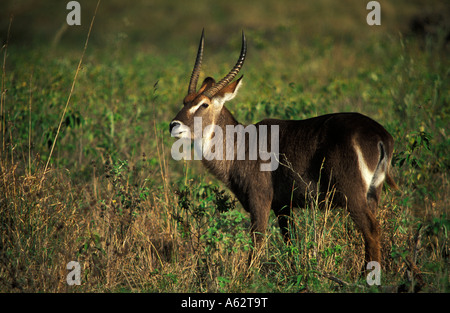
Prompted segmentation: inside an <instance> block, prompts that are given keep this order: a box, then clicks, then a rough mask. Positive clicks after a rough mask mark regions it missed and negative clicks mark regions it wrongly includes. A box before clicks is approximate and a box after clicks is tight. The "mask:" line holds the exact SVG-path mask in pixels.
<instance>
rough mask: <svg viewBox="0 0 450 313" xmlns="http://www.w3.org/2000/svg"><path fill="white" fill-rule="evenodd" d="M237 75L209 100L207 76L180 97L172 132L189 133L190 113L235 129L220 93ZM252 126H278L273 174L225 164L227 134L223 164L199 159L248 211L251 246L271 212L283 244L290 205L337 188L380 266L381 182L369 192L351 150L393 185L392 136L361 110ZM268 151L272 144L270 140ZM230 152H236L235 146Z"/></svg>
mask: <svg viewBox="0 0 450 313" xmlns="http://www.w3.org/2000/svg"><path fill="white" fill-rule="evenodd" d="M202 38H203V37H202ZM202 40H203V39H202ZM243 50H244V49H243ZM242 62H243V61H242ZM241 66H242V64H241ZM241 78H242V77H241ZM241 78H239V79H238V80H236V81H235V82H233V83H230V84H228V85H227V86H225V87H224V88H223V89H221V90H220V91H219V92H218V93H217V94H215V95H214V96H213V97H211V98H208V97H206V96H205V95H204V93H205V91H207V90H208V89H209V88H211V87H212V86H214V85H215V81H214V80H213V79H212V78H207V79H205V81H204V82H203V84H202V87H201V88H200V90H199V91H198V92H197V93H192V94H189V95H188V96H186V98H185V99H184V107H183V108H182V109H181V111H180V112H179V113H178V114H177V116H176V117H175V118H174V120H173V121H172V122H171V125H170V130H171V132H172V129H174V128H175V127H177V126H179V125H181V124H184V125H186V126H188V127H190V128H192V127H193V118H194V116H201V117H202V118H203V119H204V123H203V127H205V126H206V125H209V124H211V123H214V124H215V125H218V126H220V127H221V129H222V130H224V131H225V129H226V126H227V125H233V126H235V125H238V124H239V123H238V121H236V119H235V118H234V117H233V116H232V114H231V113H230V111H228V110H227V108H226V107H225V106H223V103H224V102H225V100H224V99H225V96H227V95H230V96H232V97H234V95H235V94H236V92H237V89H238V86H239V85H240V82H241ZM232 97H231V98H232ZM227 99H228V98H227ZM200 101H202V102H205V106H201V107H199V109H197V110H195V109H193V110H194V111H195V112H192V111H190V109H191V108H195V106H196V105H198V104H199V103H200ZM255 125H256V126H257V127H258V126H259V125H267V126H268V127H267V128H268V131H269V134H267V137H268V138H267V139H269V140H270V138H271V136H270V129H271V128H270V126H271V125H278V126H279V162H280V165H279V167H278V168H277V169H276V170H275V171H272V172H265V171H261V170H260V164H261V162H263V161H262V160H261V159H257V160H249V159H248V158H246V159H245V160H237V158H236V157H235V158H234V159H233V160H225V151H226V149H225V145H226V141H225V139H226V136H225V135H224V136H223V139H224V142H223V144H224V149H223V151H224V157H223V161H222V160H211V161H208V160H206V159H204V158H203V160H202V162H203V164H204V166H205V167H206V168H207V169H208V170H209V171H210V172H211V173H213V174H214V175H215V176H216V177H217V178H218V179H220V180H221V181H222V182H224V183H225V184H226V185H227V186H228V188H230V189H231V191H232V192H233V193H234V194H235V196H236V197H237V199H238V200H239V201H240V203H241V204H242V206H243V207H244V209H245V210H246V211H247V212H249V213H250V217H251V232H252V234H253V237H254V239H255V242H256V244H257V245H258V244H259V243H260V241H261V238H262V237H261V235H262V234H263V233H264V232H265V230H266V228H267V223H268V217H269V213H270V210H273V211H274V212H275V214H276V216H277V217H278V222H279V226H280V228H281V231H282V233H283V236H284V238H285V240H286V241H289V233H288V228H289V227H288V226H289V216H290V214H291V207H304V206H305V200H306V201H309V200H310V199H314V198H316V197H317V196H318V197H319V199H322V200H323V199H324V198H325V194H326V192H327V191H328V188H329V187H330V186H331V188H335V190H336V191H335V196H334V200H333V201H334V205H335V206H341V207H346V208H347V210H348V211H349V213H350V216H351V218H352V219H353V221H354V222H355V224H356V226H357V227H358V228H359V230H360V231H361V232H362V235H363V237H364V241H365V260H366V262H370V261H377V262H381V252H380V251H381V249H380V226H379V223H378V221H377V220H376V209H377V206H378V202H379V199H380V194H381V191H382V185H383V184H382V181H381V182H379V181H378V179H376V180H375V181H377V182H379V183H377V184H374V185H370V187H367V178H366V181H365V180H364V177H363V173H362V172H361V170H360V167H359V166H360V165H359V163H358V156H357V153H356V152H355V148H354V147H355V145H357V146H358V147H359V150H360V151H361V154H362V157H363V159H364V162H365V165H366V166H367V168H368V170H369V171H370V172H374V173H378V175H384V176H380V177H384V180H385V181H386V183H387V184H388V185H390V186H392V187H394V188H398V187H397V185H396V184H395V182H394V180H393V179H392V177H391V176H390V175H389V168H390V163H391V159H392V153H393V148H394V140H393V138H392V136H391V135H390V134H389V133H388V132H387V131H386V130H385V129H384V128H383V127H382V126H381V125H380V124H378V123H377V122H375V121H374V120H372V119H370V118H369V117H367V116H364V115H362V114H359V113H337V114H327V115H322V116H318V117H314V118H310V119H306V120H275V119H266V120H263V121H261V122H259V123H257V124H255ZM191 133H192V134H193V132H191ZM235 145H236V141H235ZM267 146H268V147H271V145H270V142H269V143H268V144H267ZM248 150H249V143H248V140H246V151H247V153H246V155H248ZM234 151H235V153H236V151H237V149H235V150H234ZM374 176H376V175H374ZM374 179H375V178H374Z"/></svg>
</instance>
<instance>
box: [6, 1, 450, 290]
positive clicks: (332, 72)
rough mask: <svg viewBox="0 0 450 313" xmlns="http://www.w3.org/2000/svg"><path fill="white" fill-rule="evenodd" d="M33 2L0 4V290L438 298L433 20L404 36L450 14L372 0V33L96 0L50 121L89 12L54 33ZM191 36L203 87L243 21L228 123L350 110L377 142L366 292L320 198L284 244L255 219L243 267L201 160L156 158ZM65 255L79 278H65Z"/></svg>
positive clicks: (439, 111) (307, 20) (434, 6)
mask: <svg viewBox="0 0 450 313" xmlns="http://www.w3.org/2000/svg"><path fill="white" fill-rule="evenodd" d="M45 3H46V4H45V5H44V4H42V5H40V6H39V5H37V4H35V6H36V7H34V8H32V10H31V9H30V8H27V7H20V5H17V4H14V5H13V4H10V3H9V2H6V4H2V6H3V5H5V7H6V10H2V11H3V13H1V14H7V13H5V12H9V11H14V10H15V11H14V12H16V13H15V15H14V19H13V21H12V23H11V31H10V32H9V38H8V39H7V37H8V22H9V18H8V17H7V16H4V15H2V16H1V17H2V18H1V19H0V20H1V21H2V22H1V24H0V31H1V32H0V36H1V37H0V38H1V40H2V43H3V44H4V45H3V47H2V49H1V54H0V55H1V95H2V97H1V112H0V117H1V121H0V122H1V124H0V151H1V155H0V177H1V179H0V291H1V292H20V291H25V292H106V291H108V292H110V291H112V292H128V291H131V292H208V291H209V292H304V291H309V292H376V291H414V290H416V291H417V290H418V289H419V288H420V289H421V290H424V291H428V292H449V291H450V279H449V277H450V266H449V265H450V263H449V262H450V260H449V255H450V242H449V238H448V232H449V228H450V210H449V208H450V200H449V198H448V197H449V191H450V186H449V169H450V137H449V133H448V132H449V128H448V125H450V105H449V103H450V93H449V83H450V76H449V75H450V72H449V69H450V62H449V58H448V55H449V53H448V52H449V50H448V49H449V43H448V38H447V39H446V36H448V32H449V29H448V28H446V26H445V25H444V24H439V23H438V24H437V25H434V27H432V31H431V32H430V33H428V34H423V33H417V32H413V30H411V28H410V27H409V25H410V24H409V21H411V19H412V18H413V17H414V16H416V14H426V13H428V12H431V13H432V12H449V10H448V8H447V9H446V8H445V4H443V3H441V1H435V2H433V1H431V2H430V1H413V2H411V1H397V2H396V3H395V4H392V3H385V2H381V6H382V14H383V15H382V18H381V23H382V25H381V26H372V27H371V26H368V25H367V24H366V22H365V18H366V15H367V13H368V11H367V10H366V9H365V5H366V3H361V1H356V0H355V1H348V2H347V4H346V5H341V4H340V2H336V1H335V2H332V1H327V0H323V1H315V2H314V4H309V3H303V2H300V1H294V0H289V1H269V0H264V1H259V2H258V3H257V4H254V3H251V2H249V3H248V4H247V3H246V4H243V3H239V4H237V3H234V2H230V1H215V2H214V4H212V2H210V1H205V2H199V3H198V5H197V2H196V4H195V5H192V4H191V3H190V2H187V1H162V0H161V1H152V2H151V3H152V4H151V5H150V4H146V2H144V1H143V2H142V3H140V2H136V3H134V4H133V5H130V4H128V3H127V2H124V3H122V2H120V1H104V2H103V3H101V5H100V8H99V11H98V13H97V16H96V20H95V23H94V27H93V31H92V33H91V38H90V41H89V45H88V47H87V50H86V54H85V56H84V59H83V63H82V67H81V69H80V71H79V74H78V78H77V81H76V85H75V89H74V92H73V94H72V95H71V99H70V102H69V105H68V110H67V112H66V114H65V115H64V116H63V118H61V115H62V113H63V110H64V106H65V104H66V102H67V99H68V97H69V94H70V89H71V86H72V83H73V80H74V75H75V72H76V70H77V66H78V62H79V60H80V57H81V54H82V50H83V46H84V40H85V39H86V35H87V32H88V27H89V23H90V19H91V17H92V14H93V12H94V7H95V3H85V2H84V1H80V3H81V6H82V26H77V27H75V26H74V27H68V28H65V26H64V25H65V16H66V14H67V12H68V11H67V10H65V3H64V6H62V5H59V4H58V5H57V4H56V3H59V2H57V1H48V2H45ZM48 15H52V16H54V17H55V18H54V19H52V20H53V21H55V22H46V23H44V22H42V21H43V20H48V18H47V16H48ZM23 19H25V20H26V23H22V22H23ZM447 20H448V16H447ZM444 21H445V19H444ZM52 23H53V24H52ZM61 25H62V26H61ZM203 27H205V34H206V42H205V60H204V68H203V71H202V73H201V78H200V79H202V78H203V77H205V76H206V75H212V76H214V77H215V78H216V79H217V78H219V76H222V75H223V74H224V73H226V72H227V71H228V70H229V68H230V67H231V66H232V65H233V64H234V62H235V58H236V57H237V55H238V52H239V48H240V30H241V29H244V30H245V33H246V36H247V39H248V41H249V43H248V45H249V46H248V49H249V53H248V57H247V60H246V63H245V65H244V67H243V70H242V72H243V74H244V75H245V77H244V82H245V84H244V87H243V88H241V90H240V93H239V95H238V96H237V98H236V99H234V100H233V101H232V102H230V103H229V104H228V108H229V109H230V111H231V112H232V113H233V114H234V115H235V117H236V118H237V119H238V120H239V121H241V122H243V123H252V122H257V121H259V120H261V119H263V118H266V117H268V116H271V117H275V118H284V119H304V118H308V117H313V116H316V115H319V114H325V113H330V112H338V111H357V112H361V113H364V114H366V115H369V116H371V117H372V118H374V119H375V120H377V121H379V122H380V123H381V124H383V125H384V126H385V127H386V129H387V130H388V131H389V132H390V133H391V134H392V135H393V137H394V139H395V141H396V146H395V155H394V160H393V164H392V165H393V173H394V177H395V180H396V182H397V184H398V185H399V186H400V190H399V191H393V190H389V189H388V188H386V191H385V192H384V193H383V197H382V199H381V205H380V208H379V213H378V218H379V220H380V222H381V227H382V245H383V246H382V253H383V258H384V261H383V264H382V267H383V272H382V280H381V284H382V286H381V287H380V288H374V287H373V286H372V287H370V286H368V285H367V283H366V281H365V277H363V276H361V271H360V270H361V268H362V266H363V254H364V249H363V240H362V238H361V235H360V233H359V232H358V231H357V230H356V229H355V228H354V225H353V222H352V221H351V219H350V217H349V216H348V214H347V212H346V211H345V210H343V209H330V206H328V205H327V206H326V208H325V209H323V210H319V209H318V208H317V204H316V203H311V204H309V205H308V207H307V208H306V209H304V210H298V211H295V215H294V217H293V224H295V225H296V232H295V233H294V234H293V235H292V242H293V244H292V245H290V246H286V245H285V244H284V243H283V240H282V238H281V235H280V233H279V230H278V225H277V222H276V218H275V216H273V215H271V218H270V225H269V228H268V231H267V236H266V238H267V240H266V249H264V250H263V251H262V253H261V255H259V256H258V262H255V263H253V264H252V265H251V266H250V268H247V256H248V253H249V251H250V250H251V249H252V242H251V239H250V236H249V234H248V229H249V224H250V223H249V217H248V215H247V214H246V213H245V212H243V210H242V208H241V206H240V204H239V203H238V202H237V201H236V200H235V199H234V198H233V195H232V194H230V192H229V191H228V190H227V189H226V188H225V187H224V186H223V185H221V184H220V183H219V182H217V181H216V180H215V179H214V178H213V177H212V175H210V174H208V173H207V172H206V170H205V169H203V168H202V166H201V164H200V162H198V161H190V162H183V161H181V162H177V161H174V160H173V159H172V158H171V156H170V147H171V144H172V143H173V142H174V139H173V138H171V137H170V134H169V131H168V125H169V122H170V120H171V119H172V118H173V117H174V116H175V114H176V112H177V111H178V110H179V108H180V107H181V105H182V99H183V97H184V96H185V93H186V90H187V84H188V80H189V77H190V73H191V70H192V66H193V62H194V58H195V53H196V49H197V43H198V39H199V36H200V33H201V29H202V28H203ZM59 32H61V33H60V34H62V35H61V37H59V35H58V36H57V34H59ZM61 120H62V124H61V129H60V131H59V132H58V125H59V123H60V121H61ZM56 134H58V137H57V138H56ZM55 138H56V142H55ZM54 143H55V148H54V151H53V154H52V156H51V159H50V160H49V156H50V150H51V147H52V145H53V144H54ZM48 161H49V167H48V168H47V171H46V172H45V173H44V171H45V167H46V163H47V162H48ZM70 261H77V262H79V263H80V265H81V276H82V277H81V285H80V286H69V285H68V284H67V283H66V276H67V274H68V273H69V270H67V269H66V265H67V263H68V262H70Z"/></svg>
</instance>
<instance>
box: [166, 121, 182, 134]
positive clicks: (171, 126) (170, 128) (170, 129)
mask: <svg viewBox="0 0 450 313" xmlns="http://www.w3.org/2000/svg"><path fill="white" fill-rule="evenodd" d="M178 125H181V123H180V122H177V121H172V122H171V123H170V125H169V132H170V133H172V129H173V128H174V127H175V126H178Z"/></svg>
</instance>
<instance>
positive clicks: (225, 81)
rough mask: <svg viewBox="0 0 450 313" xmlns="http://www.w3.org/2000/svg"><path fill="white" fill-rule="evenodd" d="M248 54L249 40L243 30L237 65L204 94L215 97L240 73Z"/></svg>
mask: <svg viewBox="0 0 450 313" xmlns="http://www.w3.org/2000/svg"><path fill="white" fill-rule="evenodd" d="M246 54H247V41H246V39H245V34H244V31H242V47H241V55H240V56H239V59H238V61H237V63H236V65H235V66H234V67H233V68H232V69H231V71H230V72H229V73H228V75H227V76H225V77H224V78H223V79H222V80H221V81H219V82H218V83H217V84H216V85H214V86H212V87H211V88H209V89H208V90H206V91H205V92H203V95H205V96H207V97H208V98H210V99H211V98H212V97H214V96H215V95H216V94H217V93H218V92H219V91H220V90H222V88H224V87H225V86H227V85H228V84H229V83H230V82H231V81H232V80H233V79H234V78H235V77H236V75H237V74H238V73H239V71H240V70H241V68H242V65H244V61H245V55H246Z"/></svg>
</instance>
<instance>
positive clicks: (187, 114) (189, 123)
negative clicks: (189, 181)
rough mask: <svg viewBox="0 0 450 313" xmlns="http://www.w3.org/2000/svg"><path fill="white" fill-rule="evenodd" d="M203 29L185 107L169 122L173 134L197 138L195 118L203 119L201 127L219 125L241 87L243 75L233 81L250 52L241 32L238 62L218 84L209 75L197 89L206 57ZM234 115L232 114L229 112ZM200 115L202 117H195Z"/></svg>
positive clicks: (184, 101)
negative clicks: (226, 105) (227, 103)
mask: <svg viewBox="0 0 450 313" xmlns="http://www.w3.org/2000/svg"><path fill="white" fill-rule="evenodd" d="M203 45H204V31H202V36H201V39H200V44H199V47H198V52H197V58H196V60H195V65H194V69H193V71H192V75H191V80H190V82H189V88H188V93H187V96H186V97H185V98H184V100H183V105H184V106H183V108H182V109H181V111H180V112H178V114H177V115H176V116H175V118H174V119H173V120H172V122H171V123H170V133H171V135H172V136H173V137H177V138H187V139H196V138H195V137H196V134H195V132H194V121H199V120H200V121H201V123H202V125H199V128H200V129H203V128H205V127H206V126H208V125H217V123H218V121H219V119H220V118H221V117H223V111H222V110H226V109H225V108H224V106H223V105H224V103H225V102H226V101H229V100H231V99H233V98H234V97H235V96H236V94H237V91H238V89H239V87H240V86H241V82H242V76H241V77H240V78H239V79H237V80H236V81H234V82H231V81H232V80H233V79H234V78H235V77H236V75H237V74H238V73H239V71H240V70H241V68H242V65H243V64H244V60H245V55H246V53H247V43H246V39H245V35H244V32H242V48H241V54H240V56H239V59H238V61H237V63H236V65H235V66H234V67H233V68H232V69H231V71H230V72H229V73H228V74H227V75H226V76H225V77H224V78H223V79H222V80H220V81H219V82H218V83H216V81H215V80H214V78H212V77H207V78H205V80H204V81H203V83H202V85H201V87H200V89H199V90H198V91H197V82H198V78H199V76H200V69H201V66H202V59H203ZM228 116H230V117H231V118H232V116H231V114H228ZM196 117H201V119H195V118H196Z"/></svg>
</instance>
